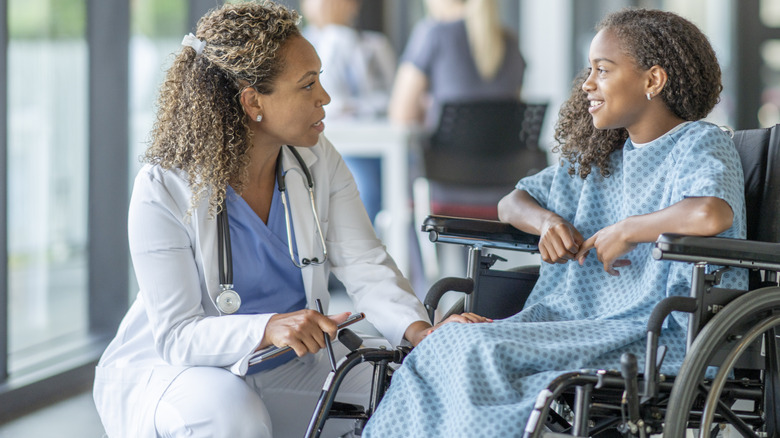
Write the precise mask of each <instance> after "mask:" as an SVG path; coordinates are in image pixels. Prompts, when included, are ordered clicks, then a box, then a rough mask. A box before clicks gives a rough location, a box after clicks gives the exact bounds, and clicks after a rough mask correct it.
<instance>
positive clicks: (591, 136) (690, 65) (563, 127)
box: [553, 9, 723, 179]
mask: <svg viewBox="0 0 780 438" xmlns="http://www.w3.org/2000/svg"><path fill="white" fill-rule="evenodd" d="M596 30H597V31H604V30H608V31H609V32H612V34H613V35H614V36H615V37H616V38H617V40H618V41H619V42H620V45H621V47H622V49H623V51H624V54H625V55H627V56H629V57H630V58H632V59H633V60H634V61H635V62H636V64H637V68H639V69H641V70H648V69H650V68H651V67H653V66H655V65H658V66H660V67H661V68H663V69H664V71H666V74H667V76H668V79H667V82H666V85H665V86H664V88H663V90H661V93H660V94H659V95H658V97H660V98H661V99H662V100H663V102H664V103H665V104H666V106H667V107H668V108H669V110H670V111H671V112H672V113H673V114H674V115H676V116H677V117H679V118H681V119H683V120H700V119H703V118H704V117H706V116H707V114H709V113H710V111H712V108H713V107H714V106H715V104H717V103H718V100H719V96H720V92H721V91H722V90H723V85H722V83H721V71H720V65H719V64H718V59H717V57H716V56H715V51H714V50H713V49H712V46H711V45H710V43H709V40H708V39H707V37H706V36H705V35H704V34H703V33H702V32H701V30H699V28H698V27H696V25H695V24H693V23H691V22H690V21H688V20H686V19H684V18H682V17H680V16H679V15H677V14H674V13H671V12H665V11H659V10H648V9H624V10H621V11H618V12H614V13H612V14H609V15H607V16H606V17H605V18H604V19H603V20H602V21H601V23H599V24H598V25H597V26H596ZM588 72H589V69H586V70H585V71H583V72H581V73H580V74H579V75H578V76H577V78H576V79H575V81H574V86H573V88H572V94H571V96H570V97H569V99H568V100H567V101H566V102H565V103H564V104H563V106H562V107H561V110H560V113H559V120H558V122H557V124H556V127H555V140H556V143H557V144H556V146H555V147H554V148H553V150H554V151H556V152H560V153H561V156H562V157H563V158H565V159H567V160H568V161H569V163H571V164H570V168H569V173H570V174H572V175H574V174H579V176H580V177H581V178H583V179H584V178H586V177H587V176H588V175H589V174H590V172H591V166H593V165H595V166H597V167H599V169H600V172H601V174H602V175H603V176H609V174H610V171H609V158H608V157H609V154H611V153H612V152H613V151H614V150H616V149H620V148H622V147H623V144H624V143H625V141H626V139H627V138H628V132H627V131H626V130H625V129H622V128H621V129H602V130H599V129H595V128H594V127H593V122H592V118H591V116H590V114H589V113H588V101H587V98H586V94H585V92H584V91H582V84H583V83H584V82H585V80H586V79H587V77H588Z"/></svg>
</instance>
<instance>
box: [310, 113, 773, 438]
mask: <svg viewBox="0 0 780 438" xmlns="http://www.w3.org/2000/svg"><path fill="white" fill-rule="evenodd" d="M779 126H780V125H779ZM740 135H741V136H742V137H740V139H741V140H742V143H743V144H744V143H751V142H752V143H761V144H762V145H763V146H762V147H766V146H767V145H769V147H766V148H765V149H764V150H762V151H759V152H760V153H762V154H763V155H762V157H763V158H761V159H762V160H764V161H766V166H765V168H762V169H760V170H756V169H757V168H756V167H755V163H751V160H755V157H751V154H754V155H755V151H753V150H749V151H748V152H746V153H745V155H743V157H742V160H743V168H745V169H746V172H745V176H746V180H751V181H752V183H753V184H755V183H756V181H757V182H758V184H765V185H767V189H766V192H764V191H762V192H761V193H760V194H759V195H758V197H756V194H755V193H746V195H749V196H747V198H748V199H747V204H748V205H751V204H753V203H761V205H767V204H768V208H769V209H770V210H771V211H767V212H765V211H761V212H760V214H759V215H758V216H760V217H755V216H754V217H752V218H751V217H748V232H749V235H750V234H751V229H752V230H753V232H754V234H759V235H760V238H762V239H765V240H770V241H771V242H778V241H780V229H775V228H773V227H776V226H777V223H780V222H777V221H778V220H780V199H775V195H773V194H777V193H778V192H780V189H779V188H778V177H777V176H775V174H777V172H778V170H777V169H775V167H776V166H777V165H778V163H780V146H778V145H780V130H778V127H774V128H769V129H762V130H751V131H741V132H740V131H737V136H740ZM748 136H751V139H747V137H748ZM736 140H737V137H736V136H735V142H736ZM747 146H748V149H750V148H753V147H754V146H756V145H755V144H749V145H747ZM740 153H741V154H742V151H740ZM750 166H753V167H750ZM747 182H750V181H746V186H747V185H748V184H747ZM767 193H769V194H768V195H767ZM755 205H757V204H755ZM758 223H760V224H761V225H760V226H759V225H756V224H758ZM758 228H761V229H762V230H764V231H763V232H761V233H756V232H755V231H756V230H757V229H758ZM767 230H768V231H767ZM422 231H424V232H427V233H428V235H429V239H430V240H431V241H432V242H440V243H452V244H460V245H466V246H468V247H469V261H468V269H467V277H466V278H445V279H442V280H440V281H439V282H437V283H436V284H434V286H433V287H432V288H431V290H430V291H429V293H428V296H427V297H426V300H425V306H426V308H427V310H428V313H429V316H430V317H431V319H432V320H433V315H434V312H435V310H436V307H437V306H438V301H439V299H440V298H441V296H442V295H443V294H444V293H446V292H448V291H451V290H452V291H460V292H464V293H465V294H466V297H467V298H466V300H465V304H464V310H466V311H474V310H478V309H479V301H478V295H479V294H480V292H481V290H480V289H481V287H482V280H481V278H482V276H483V274H484V273H485V272H489V271H493V270H492V269H491V267H492V266H493V264H494V263H495V261H496V260H497V259H498V256H496V255H494V254H489V253H487V252H486V250H489V249H510V250H519V251H526V252H536V251H537V247H536V244H537V242H538V236H533V235H529V234H526V233H523V232H521V231H519V230H517V229H515V228H514V227H512V226H511V225H508V224H503V223H500V222H496V221H486V220H479V219H463V218H448V217H443V216H429V217H428V218H427V219H426V220H425V222H424V224H423V226H422ZM653 257H654V258H656V259H658V260H669V261H678V262H686V263H691V264H692V265H693V267H692V279H691V291H690V295H689V296H688V297H669V298H666V299H664V300H662V301H661V302H660V303H658V304H657V305H656V307H655V308H654V309H653V312H652V314H651V316H650V318H649V320H648V323H647V347H646V357H645V366H644V372H643V373H639V372H638V368H639V367H638V364H637V358H636V357H634V356H633V355H631V354H624V355H623V357H622V358H621V366H620V368H621V369H620V370H580V371H576V372H569V373H565V374H563V375H560V376H558V377H557V378H556V379H554V380H553V381H552V382H551V383H550V384H549V385H548V387H547V388H546V389H544V390H542V391H541V392H540V394H539V395H538V397H537V402H536V405H535V408H534V410H533V411H532V414H531V416H530V418H529V420H528V422H527V424H526V429H525V432H524V435H523V436H524V437H525V438H538V437H546V438H554V437H563V436H569V437H571V436H575V437H587V436H595V437H597V438H599V437H606V435H603V433H609V432H610V431H614V430H617V431H618V432H619V433H620V434H622V435H626V436H632V437H648V436H649V435H651V434H655V433H661V432H662V433H663V434H664V436H665V437H667V438H680V437H684V436H685V433H686V430H687V429H689V428H693V429H699V435H698V436H699V437H702V438H704V437H710V436H713V435H717V433H718V431H719V430H720V429H721V425H722V424H729V425H731V426H732V427H733V428H734V429H735V430H736V431H737V432H738V433H740V434H741V435H742V436H744V437H780V343H778V338H777V336H778V331H777V327H778V326H780V243H769V242H762V241H757V240H739V239H726V238H718V237H693V236H682V235H674V234H664V235H661V236H659V238H658V240H657V241H656V243H655V248H654V250H653ZM710 265H714V266H722V267H725V268H722V269H730V268H732V267H734V268H746V269H749V270H750V271H751V275H752V279H751V287H750V290H748V291H738V290H730V289H724V288H719V287H717V286H718V284H719V282H720V277H721V274H722V272H723V270H722V269H721V270H718V271H715V272H713V273H707V267H708V266H710ZM756 274H758V275H756ZM757 277H758V279H756V278H757ZM526 297H527V296H520V297H518V298H517V300H518V301H519V302H521V303H523V302H524V301H525V298H526ZM673 311H677V312H686V313H689V314H690V317H689V327H688V342H687V347H688V348H687V351H686V356H685V359H684V361H683V364H682V366H681V368H680V370H679V372H678V373H677V376H676V377H672V376H665V375H663V374H660V372H659V369H660V365H661V363H662V361H663V358H664V353H665V347H663V346H659V341H658V338H659V335H660V332H661V327H662V325H663V322H664V320H665V319H666V317H668V316H669V315H670V314H671V312H673ZM380 351H381V352H380ZM408 353H409V349H408V348H404V347H402V348H399V349H395V350H377V349H362V350H357V351H355V352H353V353H351V354H350V355H348V356H347V358H345V359H343V360H342V361H341V362H340V364H339V367H338V368H337V370H336V372H334V373H332V374H331V376H330V377H329V378H328V381H327V382H326V385H325V386H324V387H323V394H322V396H321V401H322V403H318V410H317V411H315V415H314V416H313V417H312V422H311V424H310V427H309V431H308V432H307V435H306V436H307V437H310V436H319V432H320V431H321V429H322V425H323V424H324V422H325V419H326V418H327V417H328V416H331V417H338V416H340V412H339V409H331V406H332V405H333V402H332V400H333V397H334V396H335V391H336V390H337V389H338V384H339V383H340V379H341V378H343V377H339V375H340V373H341V372H342V369H343V372H346V371H348V369H349V368H351V367H353V366H354V365H353V363H354V364H357V363H360V362H364V361H370V362H373V363H374V371H375V373H374V386H373V387H372V396H371V402H370V406H369V409H368V413H364V414H362V416H361V417H360V418H359V423H358V427H357V428H356V432H358V434H359V432H360V430H361V429H362V425H364V424H365V421H367V420H368V418H369V417H370V415H371V413H373V411H374V409H375V408H376V405H377V404H378V403H379V401H380V400H381V398H382V396H383V395H384V392H385V390H386V386H387V385H388V384H389V382H390V379H391V376H392V367H388V366H387V365H388V364H389V363H390V362H393V363H401V362H402V361H403V358H404V357H405V356H406V355H407V354H408ZM373 355H377V356H376V357H374V356H373ZM375 359H376V360H375ZM712 366H717V367H718V371H717V373H716V374H715V377H711V378H706V373H707V371H708V369H709V368H711V367H712ZM334 376H335V377H334ZM350 409H351V408H350ZM342 418H344V417H343V416H342ZM347 418H353V417H347ZM610 436H614V432H613V435H610Z"/></svg>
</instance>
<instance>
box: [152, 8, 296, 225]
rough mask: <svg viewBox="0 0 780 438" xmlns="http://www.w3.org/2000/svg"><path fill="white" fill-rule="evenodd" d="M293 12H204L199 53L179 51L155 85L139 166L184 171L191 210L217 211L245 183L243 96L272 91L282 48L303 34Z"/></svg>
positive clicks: (247, 136)
mask: <svg viewBox="0 0 780 438" xmlns="http://www.w3.org/2000/svg"><path fill="white" fill-rule="evenodd" d="M298 21H299V16H298V13H297V12H295V11H293V10H290V9H287V8H285V7H284V6H280V5H277V4H275V3H272V2H265V1H263V2H260V3H239V4H225V5H224V6H222V7H220V8H217V9H214V10H212V11H210V12H208V13H207V14H206V15H204V16H203V17H202V18H201V19H200V20H199V21H198V25H197V30H196V35H195V36H196V37H197V38H198V39H200V40H202V41H205V43H206V44H205V47H204V48H203V51H202V52H201V53H200V54H198V53H196V51H195V49H193V48H192V47H183V48H182V50H181V52H179V53H178V55H177V56H176V58H175V59H174V61H173V65H172V66H171V68H170V69H169V70H168V72H167V75H166V78H165V81H164V83H163V84H162V86H161V88H160V96H159V99H158V102H157V106H158V108H157V120H156V121H155V124H154V128H153V131H152V139H151V145H150V146H149V148H148V149H147V150H146V153H145V155H144V157H143V159H144V161H146V162H147V163H152V164H159V165H160V166H161V167H163V168H165V169H171V168H179V169H182V170H184V171H185V172H186V173H187V177H188V180H189V181H188V182H189V184H190V189H191V190H192V199H191V206H190V208H193V207H195V206H196V205H197V204H198V203H199V202H200V200H201V199H203V197H204V196H206V195H208V197H209V212H210V213H211V214H213V213H215V212H217V211H218V210H219V209H220V206H221V204H222V202H223V200H224V198H225V192H226V190H227V185H228V184H231V185H233V187H234V188H235V189H236V191H237V192H239V193H240V192H241V190H242V189H243V188H244V186H245V184H246V179H247V178H248V174H247V165H248V163H249V157H248V155H247V153H248V151H249V149H250V146H251V142H250V136H251V131H250V129H249V120H248V117H247V115H246V114H245V113H244V110H243V108H242V106H241V102H240V94H241V91H242V90H243V89H245V88H246V87H252V88H254V89H255V90H257V91H258V92H259V93H261V94H269V93H271V92H273V90H274V81H275V80H276V79H277V78H278V76H279V74H280V73H281V71H282V69H283V63H284V59H283V57H282V54H281V49H282V47H283V46H284V44H285V42H286V41H287V40H288V39H289V38H291V37H293V36H300V31H299V29H298Z"/></svg>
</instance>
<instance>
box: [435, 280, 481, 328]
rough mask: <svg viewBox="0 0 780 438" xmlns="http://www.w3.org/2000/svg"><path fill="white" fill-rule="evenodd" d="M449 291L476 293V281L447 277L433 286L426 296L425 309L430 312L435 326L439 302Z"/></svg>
mask: <svg viewBox="0 0 780 438" xmlns="http://www.w3.org/2000/svg"><path fill="white" fill-rule="evenodd" d="M449 291H455V292H463V293H465V294H470V293H471V292H473V291H474V280H473V279H471V278H460V277H445V278H442V279H441V280H439V281H437V282H436V283H434V284H433V286H431V288H430V289H429V290H428V294H427V295H425V302H424V304H425V309H426V310H428V318H430V320H431V324H433V320H434V314H435V312H436V308H437V307H439V301H440V300H441V297H443V296H444V294H445V293H447V292H449Z"/></svg>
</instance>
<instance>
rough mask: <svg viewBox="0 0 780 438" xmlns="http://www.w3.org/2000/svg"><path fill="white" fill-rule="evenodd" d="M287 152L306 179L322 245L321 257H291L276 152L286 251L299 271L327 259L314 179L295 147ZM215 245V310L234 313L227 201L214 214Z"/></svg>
mask: <svg viewBox="0 0 780 438" xmlns="http://www.w3.org/2000/svg"><path fill="white" fill-rule="evenodd" d="M288 148H289V149H290V152H292V154H293V155H294V156H295V159H296V160H298V164H299V165H300V170H299V172H301V173H303V175H304V176H305V177H306V184H307V186H308V190H309V201H310V202H311V213H312V216H314V223H315V224H317V233H319V235H320V245H321V246H322V258H321V259H320V258H319V257H312V258H310V259H309V258H306V257H304V258H302V259H301V261H300V262H299V261H298V260H297V259H296V258H295V252H294V251H293V242H292V230H291V228H290V209H289V207H288V204H287V203H288V199H287V197H288V195H287V186H286V184H285V181H284V178H285V173H284V172H283V170H282V155H283V154H282V151H279V156H278V157H277V159H276V182H277V185H278V187H279V192H280V194H281V198H282V208H283V209H284V223H285V226H286V228H287V247H288V249H289V250H290V260H292V262H293V263H294V264H295V266H297V267H299V268H305V267H306V266H312V265H321V264H323V263H325V261H326V260H328V249H327V248H326V247H325V237H324V236H323V235H322V228H321V227H320V218H319V215H318V214H317V207H316V205H315V204H314V180H313V179H312V176H311V172H309V169H308V168H307V167H306V163H304V162H303V158H301V154H299V153H298V151H297V150H295V148H293V147H292V146H288ZM290 170H298V169H296V168H294V167H293V168H290ZM217 246H218V253H219V288H220V292H219V295H217V300H216V303H217V308H218V309H219V311H220V312H222V313H226V314H231V313H235V312H236V311H237V310H238V308H239V307H241V296H240V295H238V292H236V291H235V290H234V289H233V253H232V251H231V247H230V226H229V223H228V214H227V202H223V203H222V210H221V211H220V212H219V213H218V214H217Z"/></svg>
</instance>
